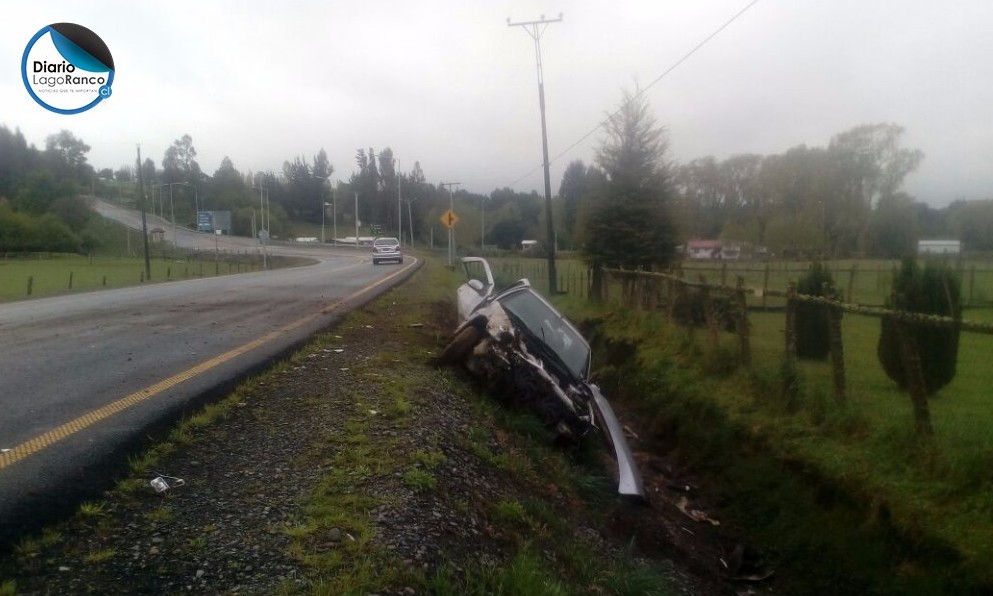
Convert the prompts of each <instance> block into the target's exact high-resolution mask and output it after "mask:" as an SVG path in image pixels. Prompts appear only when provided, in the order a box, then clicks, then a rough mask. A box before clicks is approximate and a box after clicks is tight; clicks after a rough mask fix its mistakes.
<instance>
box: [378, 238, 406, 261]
mask: <svg viewBox="0 0 993 596" xmlns="http://www.w3.org/2000/svg"><path fill="white" fill-rule="evenodd" d="M383 261H396V262H397V263H403V253H402V252H400V241H399V240H397V239H396V238H376V239H375V240H373V242H372V264H373V265H378V264H380V263H382V262H383Z"/></svg>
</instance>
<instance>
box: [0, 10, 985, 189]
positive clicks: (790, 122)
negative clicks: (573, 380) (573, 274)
mask: <svg viewBox="0 0 993 596" xmlns="http://www.w3.org/2000/svg"><path fill="white" fill-rule="evenodd" d="M749 3H750V0H655V1H648V0H645V1H639V2H633V1H625V0H573V1H569V2H566V1H563V0H549V1H547V2H538V1H531V0H527V1H525V0H517V1H511V0H502V1H489V0H487V1H483V0H435V1H430V2H420V1H411V0H406V1H404V0H397V1H393V0H377V1H374V2H353V1H348V2H339V1H335V0H314V1H310V0H307V1H292V0H290V1H284V2H271V3H267V4H265V5H262V4H261V3H255V2H234V1H230V2H210V1H206V0H203V1H199V2H187V1H184V0H174V1H171V2H168V3H166V2H161V3H151V2H101V1H97V0H90V1H89V2H76V1H68V0H66V1H63V2H54V1H48V2H46V1H44V0H42V1H38V2H5V3H4V5H3V8H0V124H5V125H6V126H8V127H10V128H11V129H13V128H15V127H17V128H20V129H21V131H22V132H23V133H24V135H25V136H26V137H27V139H28V141H29V142H31V143H34V144H35V145H37V146H38V147H39V148H44V141H45V137H46V136H48V135H49V134H52V133H55V132H57V131H59V130H60V129H63V128H67V129H69V130H71V131H73V132H74V133H75V134H76V135H77V136H79V137H80V138H82V139H83V140H84V141H86V142H87V143H88V144H89V145H90V146H91V147H92V149H91V151H90V153H89V162H90V163H91V164H92V165H94V166H95V167H97V168H98V169H99V168H104V167H111V168H114V169H116V168H118V167H120V166H121V165H123V164H125V163H133V160H134V156H135V146H136V144H138V143H140V144H141V148H142V155H143V156H147V157H151V158H152V159H154V160H155V162H156V164H157V165H160V166H161V162H162V156H163V154H164V152H165V150H166V148H167V147H168V146H169V145H170V144H171V143H172V142H173V141H174V140H176V139H178V138H179V137H181V136H182V135H183V134H189V135H191V136H192V137H193V142H194V146H195V147H196V149H197V151H198V161H199V162H200V165H201V167H202V169H203V170H204V171H205V172H207V173H208V174H212V173H213V172H214V171H215V170H216V169H217V167H218V166H219V165H220V162H221V160H222V159H223V158H224V156H225V155H226V156H229V157H230V158H231V159H232V161H233V162H234V164H235V167H236V168H238V169H239V170H241V171H242V172H245V171H249V170H252V171H258V170H263V169H272V170H276V171H279V170H281V167H282V163H283V161H285V160H288V159H292V158H293V157H294V156H297V155H302V156H305V157H306V158H307V159H308V160H309V159H310V158H311V157H312V156H313V155H314V154H315V153H317V151H318V150H320V149H321V148H324V149H325V150H326V151H327V153H328V156H329V158H330V160H331V163H332V164H333V166H334V168H335V174H334V176H333V177H334V178H339V179H344V180H347V178H348V176H349V175H350V174H351V173H352V172H353V171H354V166H355V153H356V150H357V149H358V148H360V147H361V148H369V147H373V148H375V149H376V150H377V151H378V150H380V149H382V148H384V147H387V146H388V147H391V148H393V150H394V153H395V155H396V156H397V157H398V159H399V161H400V167H401V169H402V170H404V171H409V170H410V169H411V167H412V166H413V163H414V161H419V162H420V163H421V167H422V168H423V170H424V172H425V174H426V176H427V179H428V181H429V182H435V183H437V182H442V181H458V182H461V183H462V187H463V188H466V189H468V190H471V191H474V192H479V193H484V194H487V193H489V192H491V191H492V190H493V189H495V188H500V187H504V186H510V185H513V186H514V188H515V189H517V190H521V191H530V190H532V189H537V190H539V192H541V189H542V184H543V183H542V176H541V170H540V167H539V166H540V164H541V129H540V119H539V111H538V91H537V75H536V69H535V55H534V44H533V42H532V41H531V38H530V37H528V35H527V34H526V33H525V32H524V30H522V29H521V28H519V27H508V26H507V18H508V17H509V18H510V19H512V20H513V21H527V20H536V19H538V18H539V17H540V16H541V15H543V14H544V15H545V16H546V17H549V18H552V17H556V16H557V15H558V14H559V13H560V12H561V13H563V20H562V22H560V23H555V24H552V25H549V26H547V28H546V30H545V31H544V35H543V37H542V54H543V59H544V68H545V70H544V72H545V100H546V106H547V121H548V138H549V141H548V142H549V152H550V154H551V156H553V157H554V156H558V155H560V154H561V153H562V152H563V151H565V150H566V148H568V147H569V146H570V145H573V144H574V143H576V142H577V141H579V140H580V139H581V138H582V137H583V136H584V135H586V134H587V133H589V132H590V131H591V130H593V129H594V128H595V127H596V126H597V124H598V123H599V122H601V121H602V120H603V119H604V117H605V115H606V114H607V113H608V112H610V111H613V110H614V109H616V108H617V106H618V102H619V100H620V97H621V91H622V89H624V88H628V89H633V88H634V87H635V85H641V86H642V87H646V86H648V85H650V84H652V83H653V82H654V81H655V80H656V79H657V78H658V77H659V76H660V75H662V74H663V73H664V72H666V70H668V69H669V68H670V67H671V66H672V65H673V64H675V63H676V62H677V61H678V60H679V59H680V58H682V57H683V56H684V55H685V54H686V53H688V52H689V51H690V50H692V49H693V48H694V47H695V46H696V45H697V44H699V43H700V42H701V41H703V40H704V39H705V38H706V37H707V36H708V35H710V34H711V33H713V32H714V31H715V30H717V29H718V28H719V27H720V26H721V25H722V24H724V23H725V22H726V21H728V20H729V19H731V18H732V17H733V16H734V15H735V14H736V13H738V12H739V11H740V10H742V9H743V8H745V7H746V6H747V5H748V4H749ZM58 22H71V23H77V24H80V25H83V26H85V27H87V28H89V29H91V30H93V31H94V32H95V33H97V34H98V35H99V36H100V37H101V38H102V39H103V40H104V42H106V43H107V45H108V46H109V48H110V51H111V52H112V54H113V57H114V61H115V66H116V75H115V77H116V78H115V81H114V85H113V91H114V93H113V96H112V97H111V98H109V99H107V100H106V101H104V102H102V103H101V104H99V105H98V106H96V107H95V108H94V109H91V110H89V111H87V112H85V113H82V114H77V115H69V116H65V115H59V114H55V113H52V112H49V111H47V110H45V109H43V108H41V107H40V106H38V105H37V104H36V103H35V102H34V100H32V99H31V97H30V96H29V95H28V93H27V92H26V91H25V89H24V85H23V83H22V81H21V75H20V62H21V56H22V54H23V52H24V48H25V46H26V44H27V43H28V41H29V40H30V39H31V37H32V36H33V35H34V34H35V33H36V32H37V31H38V30H39V29H41V28H42V27H44V26H45V25H48V24H51V23H58ZM991 25H993V2H991V1H990V0H958V1H950V2H936V1H935V0H761V1H759V2H758V3H757V4H756V5H754V6H753V7H751V8H750V9H749V10H748V11H746V12H745V13H744V14H743V15H741V16H740V18H738V19H737V20H735V21H734V22H733V23H732V24H731V25H730V26H728V27H727V28H726V29H725V30H724V31H723V32H722V33H720V34H719V35H718V36H716V37H715V38H714V39H712V40H711V41H710V42H709V43H707V44H706V45H705V46H704V47H703V48H702V49H700V50H699V51H698V52H697V53H696V54H694V55H693V56H692V57H690V58H689V59H688V60H686V61H685V62H684V63H682V64H681V65H680V66H679V67H677V68H676V69H675V70H673V71H672V72H671V73H670V74H668V75H667V76H665V77H663V78H662V79H661V80H659V81H658V82H657V83H655V84H654V85H653V86H651V88H650V90H649V91H648V94H647V97H648V101H649V104H650V106H651V107H652V109H653V112H654V115H655V117H656V119H657V120H658V122H659V123H660V124H662V125H664V126H666V127H667V128H668V131H669V140H670V157H671V158H672V159H674V160H676V161H678V162H687V161H690V160H692V159H695V158H697V157H703V156H706V155H714V156H715V157H717V158H719V159H723V158H726V157H728V156H731V155H734V154H738V153H759V154H772V153H781V152H783V151H786V150H787V149H789V148H790V147H793V146H795V145H799V144H806V145H808V146H825V145H826V144H827V143H828V141H829V140H830V138H831V136H832V135H834V134H836V133H839V132H842V131H844V130H847V129H849V128H851V127H854V126H857V125H859V124H865V123H876V122H895V123H897V124H900V125H902V126H904V127H905V128H906V130H907V132H906V135H905V137H904V145H905V146H907V147H914V148H919V149H922V150H923V151H924V153H925V155H926V157H925V160H924V162H923V164H922V165H921V167H920V168H919V170H918V171H917V172H916V173H915V174H913V175H912V176H911V177H909V178H908V180H907V184H906V190H908V191H909V192H910V193H911V194H913V195H915V196H916V197H917V198H918V199H919V200H923V201H927V202H928V203H931V204H932V205H935V206H942V205H945V204H947V203H948V202H950V201H951V200H954V199H956V198H991V197H993V76H991V74H993V34H991V32H990V27H991ZM601 139H602V135H601V134H599V133H596V134H593V135H591V136H590V137H589V138H587V139H586V140H585V141H583V142H581V143H579V144H578V145H577V146H575V147H574V148H572V149H570V150H569V151H567V152H566V153H565V154H564V155H561V156H560V157H558V158H557V159H556V160H555V161H553V163H552V189H553V192H557V191H558V187H559V184H560V182H561V178H562V172H563V171H564V169H565V166H566V165H567V164H568V163H569V161H572V160H575V159H582V160H584V161H585V162H587V163H590V162H591V160H592V158H593V153H594V150H595V148H596V146H597V144H598V143H599V142H600V140H601ZM0 158H2V156H0Z"/></svg>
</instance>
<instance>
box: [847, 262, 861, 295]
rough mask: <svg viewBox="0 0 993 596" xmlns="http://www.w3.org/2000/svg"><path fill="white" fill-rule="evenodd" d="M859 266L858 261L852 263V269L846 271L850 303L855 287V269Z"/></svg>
mask: <svg viewBox="0 0 993 596" xmlns="http://www.w3.org/2000/svg"><path fill="white" fill-rule="evenodd" d="M858 268H859V264H858V263H852V269H851V270H850V271H849V272H848V303H849V304H851V303H852V292H853V291H854V289H855V271H856V270H857V269H858Z"/></svg>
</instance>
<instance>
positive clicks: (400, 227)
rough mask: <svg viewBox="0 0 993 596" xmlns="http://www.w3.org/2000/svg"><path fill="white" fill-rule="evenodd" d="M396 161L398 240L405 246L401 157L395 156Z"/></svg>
mask: <svg viewBox="0 0 993 596" xmlns="http://www.w3.org/2000/svg"><path fill="white" fill-rule="evenodd" d="M393 159H394V161H396V164H397V165H396V168H395V169H394V173H395V174H396V176H397V242H399V243H400V246H401V247H403V207H402V206H401V205H400V197H401V196H403V195H402V192H401V190H400V187H401V183H402V181H403V177H402V176H401V175H400V158H399V157H395V158H393Z"/></svg>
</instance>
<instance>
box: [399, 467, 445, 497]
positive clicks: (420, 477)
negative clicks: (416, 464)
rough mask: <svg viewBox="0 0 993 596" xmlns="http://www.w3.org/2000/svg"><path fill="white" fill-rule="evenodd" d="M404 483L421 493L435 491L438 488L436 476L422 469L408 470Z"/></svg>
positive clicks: (404, 476)
mask: <svg viewBox="0 0 993 596" xmlns="http://www.w3.org/2000/svg"><path fill="white" fill-rule="evenodd" d="M403 482H404V484H406V485H407V486H409V487H410V488H411V489H413V490H415V491H419V492H424V491H429V490H434V489H435V487H437V486H438V479H437V478H435V477H434V474H432V473H431V472H428V471H426V470H423V469H421V468H414V469H412V470H407V471H406V472H405V473H404V475H403Z"/></svg>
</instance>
